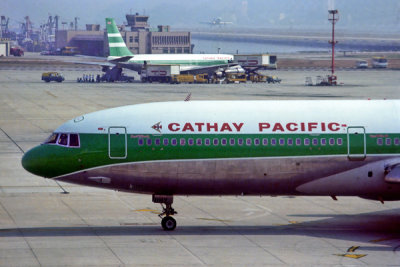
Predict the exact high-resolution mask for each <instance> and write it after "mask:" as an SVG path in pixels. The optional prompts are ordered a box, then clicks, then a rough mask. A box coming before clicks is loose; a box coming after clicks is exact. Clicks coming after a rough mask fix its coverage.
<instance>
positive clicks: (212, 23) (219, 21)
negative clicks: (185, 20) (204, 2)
mask: <svg viewBox="0 0 400 267" xmlns="http://www.w3.org/2000/svg"><path fill="white" fill-rule="evenodd" d="M200 23H201V24H207V25H210V26H217V25H219V26H221V25H227V24H232V23H233V22H231V21H222V19H221V18H215V19H213V20H212V21H207V22H200Z"/></svg>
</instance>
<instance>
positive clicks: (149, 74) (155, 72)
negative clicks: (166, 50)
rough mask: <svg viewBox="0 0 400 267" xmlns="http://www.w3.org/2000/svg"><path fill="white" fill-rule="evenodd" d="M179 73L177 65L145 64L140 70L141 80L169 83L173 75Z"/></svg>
mask: <svg viewBox="0 0 400 267" xmlns="http://www.w3.org/2000/svg"><path fill="white" fill-rule="evenodd" d="M179 74H180V66H179V65H149V64H145V65H144V66H143V69H142V70H141V72H140V80H141V81H142V82H150V83H151V82H161V83H169V82H171V78H172V76H173V75H179Z"/></svg>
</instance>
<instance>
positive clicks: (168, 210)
mask: <svg viewBox="0 0 400 267" xmlns="http://www.w3.org/2000/svg"><path fill="white" fill-rule="evenodd" d="M153 202H154V203H160V204H161V207H162V208H163V212H162V213H160V214H159V215H158V216H159V217H160V218H162V220H161V226H162V228H163V229H164V230H165V231H173V230H174V229H175V228H176V220H175V219H174V218H173V217H172V216H171V215H174V214H178V212H176V211H175V210H174V209H173V208H172V203H173V202H174V198H173V196H170V195H153ZM163 204H165V206H164V205H163ZM163 216H165V217H164V218H163Z"/></svg>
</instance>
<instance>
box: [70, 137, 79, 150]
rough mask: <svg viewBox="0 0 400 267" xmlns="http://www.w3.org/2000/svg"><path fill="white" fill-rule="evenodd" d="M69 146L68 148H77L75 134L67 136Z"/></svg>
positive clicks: (77, 140) (77, 142) (77, 143)
mask: <svg viewBox="0 0 400 267" xmlns="http://www.w3.org/2000/svg"><path fill="white" fill-rule="evenodd" d="M69 146H70V147H79V136H78V135H77V134H70V135H69Z"/></svg>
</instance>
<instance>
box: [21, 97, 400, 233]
mask: <svg viewBox="0 0 400 267" xmlns="http://www.w3.org/2000/svg"><path fill="white" fill-rule="evenodd" d="M399 111H400V100H311V101H310V100H285V101H283V100H279V101H272V100H269V101H256V100H255V101H187V102H185V101H182V102H159V103H147V104H137V105H129V106H123V107H117V108H112V109H106V110H102V111H97V112H93V113H89V114H85V115H82V116H79V117H77V118H75V119H72V120H70V121H68V122H66V123H65V124H63V125H61V126H60V127H58V128H57V129H56V130H55V131H54V132H53V133H52V134H51V135H50V137H49V138H48V139H47V140H46V141H44V142H43V143H42V144H41V145H38V146H36V147H34V148H32V149H31V150H29V151H28V152H26V153H25V154H24V156H23V158H22V166H23V167H24V168H25V169H26V170H27V171H28V172H30V173H33V174H35V175H38V176H42V177H45V178H49V179H52V180H55V181H63V182H69V183H75V184H80V185H86V186H94V187H101V188H107V189H112V190H118V191H125V192H130V193H142V194H149V195H152V201H153V202H154V203H160V204H161V205H162V208H163V210H162V213H161V214H160V215H159V216H160V217H162V221H161V225H162V228H163V229H164V230H167V231H170V230H174V229H175V227H176V220H175V219H174V218H173V217H172V216H173V215H174V214H176V211H175V210H174V209H173V207H172V203H173V196H176V195H185V196H192V195H197V196H214V195H218V196H227V195H233V196H235V195H236V196H238V195H240V196H277V195H291V196H330V197H332V198H333V199H334V200H337V196H359V197H362V198H366V199H372V200H379V201H381V202H382V203H383V202H384V201H389V200H400V120H399Z"/></svg>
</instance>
